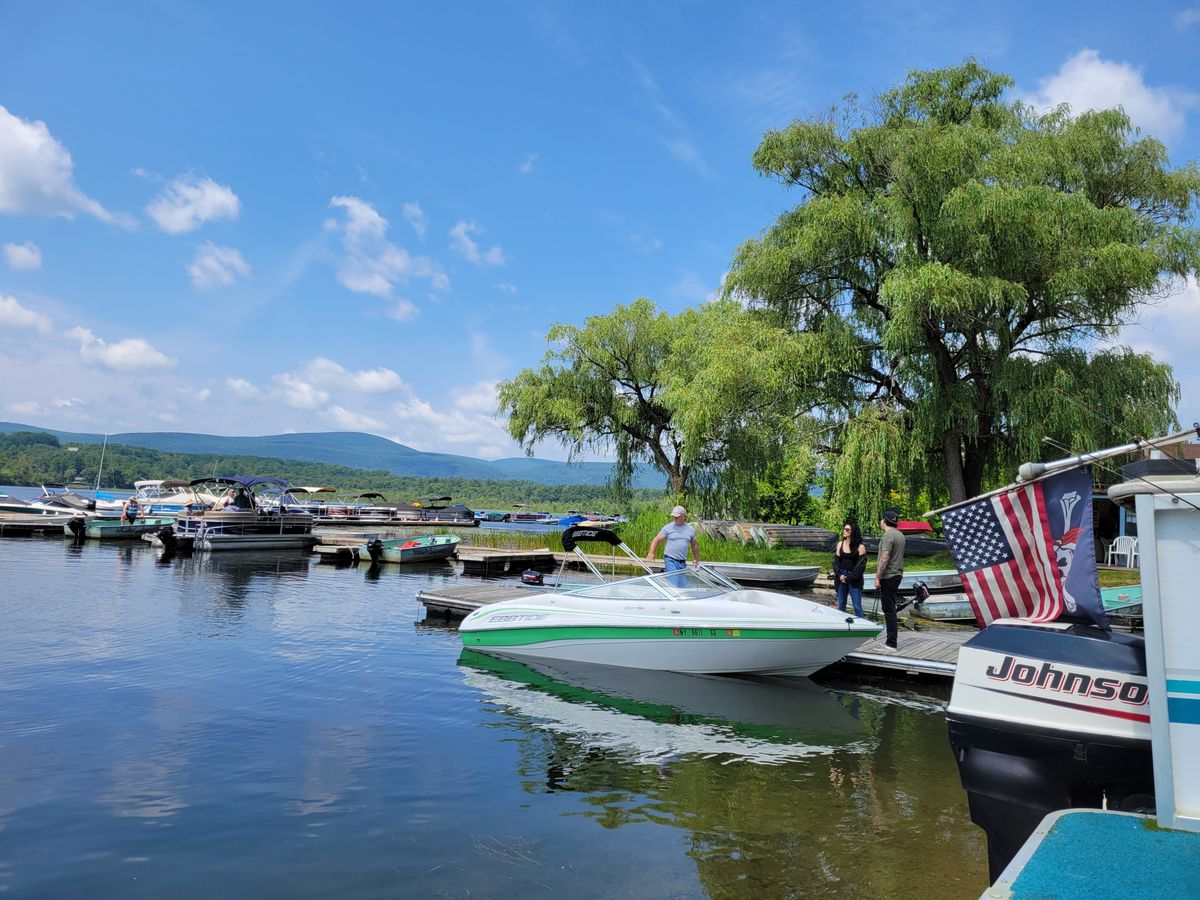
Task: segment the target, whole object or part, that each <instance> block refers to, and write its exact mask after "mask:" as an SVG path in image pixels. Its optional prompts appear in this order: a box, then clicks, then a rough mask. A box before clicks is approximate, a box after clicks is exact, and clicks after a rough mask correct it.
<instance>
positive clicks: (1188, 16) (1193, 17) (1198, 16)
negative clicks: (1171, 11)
mask: <svg viewBox="0 0 1200 900" xmlns="http://www.w3.org/2000/svg"><path fill="white" fill-rule="evenodd" d="M1175 24H1176V25H1178V26H1179V27H1180V28H1191V27H1192V26H1193V25H1196V24H1200V6H1193V7H1191V8H1189V9H1181V10H1180V11H1179V12H1177V13H1175Z"/></svg>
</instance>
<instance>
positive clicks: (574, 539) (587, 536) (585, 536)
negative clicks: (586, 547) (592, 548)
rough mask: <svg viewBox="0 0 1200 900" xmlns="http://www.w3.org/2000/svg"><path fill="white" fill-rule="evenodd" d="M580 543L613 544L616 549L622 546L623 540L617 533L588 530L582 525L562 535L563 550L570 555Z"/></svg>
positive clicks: (606, 530)
mask: <svg viewBox="0 0 1200 900" xmlns="http://www.w3.org/2000/svg"><path fill="white" fill-rule="evenodd" d="M580 541H601V542H603V543H605V544H612V545H613V546H614V547H620V546H621V544H622V541H621V538H620V537H619V536H618V535H617V533H616V532H615V531H609V530H608V529H607V528H587V527H584V526H581V525H572V526H571V527H570V528H568V529H567V530H566V531H564V532H563V534H562V545H563V549H564V550H566V551H567V552H568V553H570V552H571V551H572V550H574V549H575V545H576V544H578V543H579V542H580Z"/></svg>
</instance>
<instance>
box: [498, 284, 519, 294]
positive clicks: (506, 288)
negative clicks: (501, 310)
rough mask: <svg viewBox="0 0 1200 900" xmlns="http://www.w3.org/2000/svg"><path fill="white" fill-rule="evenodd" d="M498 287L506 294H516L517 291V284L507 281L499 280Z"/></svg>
mask: <svg viewBox="0 0 1200 900" xmlns="http://www.w3.org/2000/svg"><path fill="white" fill-rule="evenodd" d="M496 289H497V290H499V291H503V292H504V293H506V294H515V293H516V292H517V286H516V285H515V284H510V283H509V282H507V281H497V282H496Z"/></svg>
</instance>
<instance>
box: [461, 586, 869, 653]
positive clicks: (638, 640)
mask: <svg viewBox="0 0 1200 900" xmlns="http://www.w3.org/2000/svg"><path fill="white" fill-rule="evenodd" d="M880 630H881V629H880V627H879V626H878V625H876V624H875V623H874V622H869V621H867V620H866V619H858V618H855V617H854V616H848V615H846V614H845V613H842V612H838V611H837V610H835V609H831V608H830V607H827V606H822V605H820V604H818V603H813V602H811V601H808V600H803V599H801V598H799V597H791V596H788V595H786V594H777V593H773V592H770V591H764V590H745V589H743V588H741V587H740V586H738V585H737V584H735V583H734V582H732V581H730V580H729V579H728V578H726V577H725V576H723V575H721V574H720V573H718V572H714V571H713V570H711V569H707V568H705V567H703V566H701V567H699V568H689V569H684V570H681V571H678V572H662V573H658V574H654V575H643V576H641V577H638V578H628V579H624V580H622V581H615V582H610V583H606V584H600V585H596V586H594V587H587V588H580V589H578V590H572V591H562V592H559V591H555V592H550V593H544V594H531V595H530V596H529V597H521V598H518V599H515V600H503V601H500V602H499V603H493V604H489V605H488V606H484V607H482V608H480V609H478V610H475V611H474V612H472V613H471V614H470V615H468V616H467V617H466V618H465V619H463V621H462V622H461V623H460V625H459V634H460V635H461V636H462V641H463V645H464V646H466V647H469V648H471V649H474V650H482V651H484V652H486V653H493V654H496V655H499V656H514V657H519V658H526V657H532V658H535V659H558V660H566V661H574V662H583V663H594V664H600V665H611V666H625V667H629V668H635V669H655V670H661V671H669V672H691V673H698V674H734V673H757V674H779V675H810V674H812V673H813V672H815V671H817V670H818V669H822V668H824V667H825V666H828V665H831V664H833V663H835V662H837V661H838V660H840V659H841V658H842V657H843V656H845V655H846V654H847V653H850V652H851V651H853V650H855V649H857V648H858V647H859V646H860V645H862V644H863V643H865V642H866V641H868V640H870V639H871V638H873V637H875V636H876V635H878V634H879V632H880Z"/></svg>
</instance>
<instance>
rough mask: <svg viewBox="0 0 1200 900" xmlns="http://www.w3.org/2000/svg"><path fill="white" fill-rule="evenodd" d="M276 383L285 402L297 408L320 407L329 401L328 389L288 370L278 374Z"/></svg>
mask: <svg viewBox="0 0 1200 900" xmlns="http://www.w3.org/2000/svg"><path fill="white" fill-rule="evenodd" d="M275 383H276V384H278V385H279V396H280V398H281V399H282V400H283V402H284V403H286V404H287V405H288V406H291V407H293V408H295V409H320V408H321V407H322V406H324V405H325V404H326V403H328V402H329V392H328V391H323V390H321V389H320V388H318V387H316V386H315V385H312V384H309V383H308V382H307V381H303V380H301V379H299V378H297V377H296V376H295V375H290V374H288V373H287V372H281V373H280V374H278V375H276V376H275Z"/></svg>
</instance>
